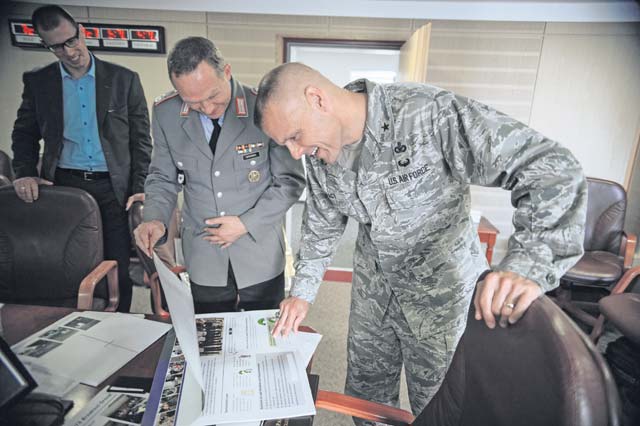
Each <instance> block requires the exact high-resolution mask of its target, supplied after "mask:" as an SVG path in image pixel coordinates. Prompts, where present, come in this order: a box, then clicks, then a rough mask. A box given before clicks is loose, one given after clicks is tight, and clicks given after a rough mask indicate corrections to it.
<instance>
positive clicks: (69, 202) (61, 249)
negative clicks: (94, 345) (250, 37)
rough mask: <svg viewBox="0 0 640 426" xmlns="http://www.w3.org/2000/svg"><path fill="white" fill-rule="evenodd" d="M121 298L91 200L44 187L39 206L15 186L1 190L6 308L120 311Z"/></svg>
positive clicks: (1, 284) (0, 291)
mask: <svg viewBox="0 0 640 426" xmlns="http://www.w3.org/2000/svg"><path fill="white" fill-rule="evenodd" d="M105 276H106V277H107V283H106V288H105V286H104V285H99V284H100V283H101V281H103V279H104V278H105ZM118 296H119V293H118V276H117V263H116V262H115V261H105V260H104V257H103V241H102V221H101V217H100V210H99V208H98V204H97V203H96V201H95V200H94V199H93V197H91V195H89V194H88V193H87V192H85V191H83V190H80V189H76V188H68V187H62V186H40V196H39V198H38V200H37V201H36V202H34V203H25V202H24V201H22V200H20V199H19V198H18V196H17V195H16V193H15V191H14V189H13V186H11V187H7V188H0V302H3V303H22V304H34V305H47V306H66V307H75V308H77V309H94V310H101V309H104V310H107V311H115V310H116V308H117V307H118V300H119V297H118Z"/></svg>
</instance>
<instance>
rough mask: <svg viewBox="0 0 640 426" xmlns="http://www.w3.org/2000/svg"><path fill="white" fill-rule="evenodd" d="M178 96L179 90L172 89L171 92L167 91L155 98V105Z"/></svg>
mask: <svg viewBox="0 0 640 426" xmlns="http://www.w3.org/2000/svg"><path fill="white" fill-rule="evenodd" d="M176 96H178V92H177V91H175V90H171V91H170V92H167V93H165V94H164V95H160V96H158V97H157V98H155V99H154V100H153V105H154V106H156V105H160V104H161V103H163V102H164V101H166V100H168V99H171V98H175V97H176Z"/></svg>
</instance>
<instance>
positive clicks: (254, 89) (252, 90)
mask: <svg viewBox="0 0 640 426" xmlns="http://www.w3.org/2000/svg"><path fill="white" fill-rule="evenodd" d="M251 93H253V94H254V95H256V96H258V88H257V87H252V88H251Z"/></svg>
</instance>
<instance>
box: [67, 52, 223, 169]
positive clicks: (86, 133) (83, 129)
mask: <svg viewBox="0 0 640 426" xmlns="http://www.w3.org/2000/svg"><path fill="white" fill-rule="evenodd" d="M60 73H61V74H62V100H63V106H64V111H63V116H64V133H63V145H62V154H61V155H60V160H59V161H58V167H61V168H65V169H79V170H91V171H96V172H106V171H108V169H107V161H106V160H105V158H104V153H103V152H102V146H101V145H100V134H99V133H98V117H97V114H96V78H95V76H96V62H95V60H94V58H93V55H91V67H90V68H89V71H88V72H87V73H86V74H85V75H83V76H82V77H80V78H79V79H77V80H75V79H74V78H73V77H72V76H71V75H70V74H69V73H68V72H67V70H65V69H64V67H63V66H62V63H60ZM212 126H213V125H212Z"/></svg>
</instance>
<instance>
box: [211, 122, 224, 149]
mask: <svg viewBox="0 0 640 426" xmlns="http://www.w3.org/2000/svg"><path fill="white" fill-rule="evenodd" d="M211 122H212V123H213V131H212V132H211V138H209V147H210V148H211V153H212V154H213V155H216V144H217V143H218V136H220V130H221V129H222V127H220V125H219V124H218V119H217V118H212V119H211Z"/></svg>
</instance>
